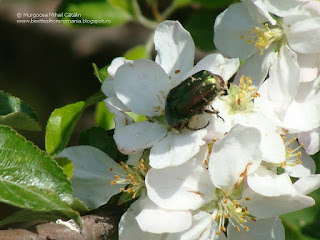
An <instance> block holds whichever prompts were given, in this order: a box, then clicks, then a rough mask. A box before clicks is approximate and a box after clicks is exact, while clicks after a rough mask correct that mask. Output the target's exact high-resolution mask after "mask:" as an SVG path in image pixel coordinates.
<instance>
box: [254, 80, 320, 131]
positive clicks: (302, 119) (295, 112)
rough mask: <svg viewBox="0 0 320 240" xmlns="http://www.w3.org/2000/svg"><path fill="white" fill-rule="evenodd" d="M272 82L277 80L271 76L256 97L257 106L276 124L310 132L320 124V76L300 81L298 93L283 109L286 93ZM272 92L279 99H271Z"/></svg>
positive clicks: (290, 129) (288, 128)
mask: <svg viewBox="0 0 320 240" xmlns="http://www.w3.org/2000/svg"><path fill="white" fill-rule="evenodd" d="M272 82H275V81H273V80H272V79H271V77H270V78H269V79H267V80H266V81H265V82H264V83H263V84H262V86H261V87H260V88H259V94H260V97H259V98H256V99H255V106H257V108H260V109H261V111H263V112H264V114H265V115H266V116H268V118H269V119H271V120H272V121H273V122H274V124H276V125H277V126H278V127H281V128H284V129H287V130H289V131H290V133H302V132H309V131H312V130H313V129H316V128H318V127H319V126H320V91H319V89H320V77H318V78H317V79H315V80H314V81H311V82H302V83H300V84H299V88H298V91H297V94H295V95H293V96H292V97H290V98H292V101H291V103H290V104H289V105H288V106H287V107H286V109H285V110H283V111H282V109H283V107H282V101H281V99H282V98H283V97H284V95H285V93H284V89H283V88H282V87H280V86H275V85H272ZM271 92H272V94H273V96H274V99H279V100H278V101H273V100H272V99H271V97H270V93H271Z"/></svg>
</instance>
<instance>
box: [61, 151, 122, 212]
mask: <svg viewBox="0 0 320 240" xmlns="http://www.w3.org/2000/svg"><path fill="white" fill-rule="evenodd" d="M58 157H66V158H68V159H69V160H71V161H72V163H73V175H72V178H71V182H72V187H73V190H74V196H75V197H77V198H79V199H80V200H81V201H83V202H84V203H85V204H86V205H87V206H88V207H89V208H92V209H94V208H98V207H100V206H101V205H103V204H105V203H107V202H108V200H109V199H110V198H111V197H112V196H113V195H115V194H117V193H119V192H120V188H121V187H124V186H125V185H123V184H117V185H115V186H111V181H112V180H114V176H115V173H113V171H110V169H113V170H114V171H115V172H117V173H123V174H125V173H124V171H123V170H122V169H121V168H120V167H119V166H118V164H117V163H116V162H115V161H113V159H111V158H110V157H109V156H108V155H107V154H105V153H104V152H102V151H101V150H99V149H97V148H94V147H91V146H77V147H69V148H66V149H64V150H63V151H62V152H61V153H60V154H59V155H58Z"/></svg>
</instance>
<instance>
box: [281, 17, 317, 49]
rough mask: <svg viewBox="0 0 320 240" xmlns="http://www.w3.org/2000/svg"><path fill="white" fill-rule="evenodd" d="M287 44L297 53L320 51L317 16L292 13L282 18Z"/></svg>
mask: <svg viewBox="0 0 320 240" xmlns="http://www.w3.org/2000/svg"><path fill="white" fill-rule="evenodd" d="M283 21H284V30H285V31H286V36H287V39H288V44H289V46H290V48H291V49H292V50H293V51H296V52H298V53H316V52H317V53H319V52H320V18H319V16H317V15H315V16H309V15H301V14H300V15H293V16H287V17H285V18H284V19H283Z"/></svg>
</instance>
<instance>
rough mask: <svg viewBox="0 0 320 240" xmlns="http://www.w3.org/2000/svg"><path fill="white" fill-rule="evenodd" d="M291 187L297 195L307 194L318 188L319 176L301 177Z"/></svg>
mask: <svg viewBox="0 0 320 240" xmlns="http://www.w3.org/2000/svg"><path fill="white" fill-rule="evenodd" d="M293 186H294V187H295V189H296V190H297V192H298V193H299V194H309V193H311V192H313V191H315V190H317V189H318V188H319V187H320V174H312V175H309V176H305V177H302V178H300V179H299V180H298V181H296V182H295V183H294V184H293Z"/></svg>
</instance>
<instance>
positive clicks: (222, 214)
mask: <svg viewBox="0 0 320 240" xmlns="http://www.w3.org/2000/svg"><path fill="white" fill-rule="evenodd" d="M311 5H312V3H311V2H309V1H303V0H299V1H298V0H290V1H278V0H268V1H267V0H266V1H262V0H242V1H241V3H236V4H232V5H230V6H229V8H228V9H226V10H225V11H224V12H223V13H221V14H220V15H219V16H218V17H217V19H216V22H215V25H214V30H215V34H214V43H215V46H216V47H217V50H218V51H219V53H213V54H209V55H207V56H206V57H205V58H203V59H202V60H200V61H199V62H198V63H197V64H196V65H194V52H195V46H194V42H193V40H192V38H191V36H190V34H189V33H188V32H187V31H186V30H185V29H184V28H183V27H182V26H181V24H180V23H179V22H177V21H165V22H162V23H161V24H159V25H158V27H157V28H156V31H155V35H154V44H155V49H156V51H157V56H156V58H155V61H151V60H147V59H139V60H135V61H131V60H127V59H125V58H122V57H119V58H116V59H114V60H113V61H112V63H111V65H110V67H109V68H108V74H109V77H108V78H107V79H106V80H105V81H104V83H103V85H102V91H103V92H104V93H105V94H106V96H107V99H106V100H105V103H106V105H107V107H108V109H109V110H110V111H111V112H112V113H114V114H115V123H116V127H115V131H114V140H115V142H116V144H117V147H118V149H119V151H121V152H122V153H124V154H126V155H128V160H127V162H125V163H124V162H122V163H121V164H117V163H116V162H115V161H114V160H112V159H111V158H110V157H109V156H107V155H106V154H105V153H103V152H102V151H100V150H98V149H96V148H94V147H90V146H79V147H71V148H67V149H65V150H64V151H63V152H62V153H61V154H60V156H62V157H68V158H69V159H70V160H72V161H73V164H74V173H73V177H72V184H73V187H74V190H75V196H76V197H78V198H79V199H81V200H82V201H84V202H85V203H86V204H87V206H88V207H90V208H97V207H99V206H101V205H103V204H105V203H107V202H108V200H109V199H110V198H111V197H112V196H113V195H115V194H118V193H120V192H122V193H123V194H125V195H127V196H129V198H130V199H136V201H135V202H134V203H133V204H132V205H131V206H130V207H129V208H128V210H127V211H126V213H125V214H124V215H123V216H122V218H121V220H120V223H119V239H120V240H127V239H134V240H138V239H139V240H140V239H142V240H143V239H146V240H147V239H148V240H149V239H151V240H158V239H159V240H160V239H163V240H196V239H202V240H209V239H210V240H213V239H219V240H222V239H229V240H234V239H237V240H241V239H257V240H258V239H259V240H261V239H277V240H278V239H279V240H281V239H284V227H283V225H282V223H281V219H280V218H279V216H280V215H282V214H285V213H289V212H293V211H297V210H300V209H303V208H306V207H310V206H312V205H314V203H315V202H314V200H313V199H312V198H311V197H309V196H307V194H309V193H310V192H312V191H314V190H316V189H317V188H318V187H319V186H320V175H318V174H315V163H314V161H313V159H312V158H311V157H310V156H309V155H312V154H314V153H316V152H317V151H318V150H319V146H320V141H319V139H320V83H319V81H320V76H319V71H320V17H319V12H317V11H316V8H315V7H313V6H311ZM319 5H320V4H319ZM318 9H319V8H318ZM240 62H241V63H242V64H241V65H240ZM195 76H200V77H195ZM201 76H206V77H201ZM208 76H209V77H208ZM183 83H185V84H184V85H182V84H183ZM195 83H199V84H197V85H196V87H197V93H198V95H196V94H193V93H194V92H193V91H194V90H195V89H194V84H195ZM209 83H210V84H211V85H210V86H211V87H212V89H214V90H215V91H213V90H212V89H211V90H209V96H210V97H211V99H210V101H207V98H208V97H207V96H205V95H204V94H205V90H204V89H205V87H206V86H207V85H208V84H209ZM189 86H192V87H190V88H189ZM199 89H200V90H199ZM173 90H174V91H173ZM174 94H175V95H174ZM168 95H169V96H170V98H168ZM173 95H174V96H173ZM185 96H187V97H185ZM181 99H182V100H181ZM199 102H202V103H203V102H204V103H205V104H202V105H201V107H199V105H197V104H196V103H199ZM185 111H187V113H188V114H185ZM128 112H134V113H135V114H139V115H143V116H145V119H146V120H145V121H139V122H135V121H134V120H133V119H132V118H131V117H130V116H129V115H128ZM172 122H174V124H172Z"/></svg>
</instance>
